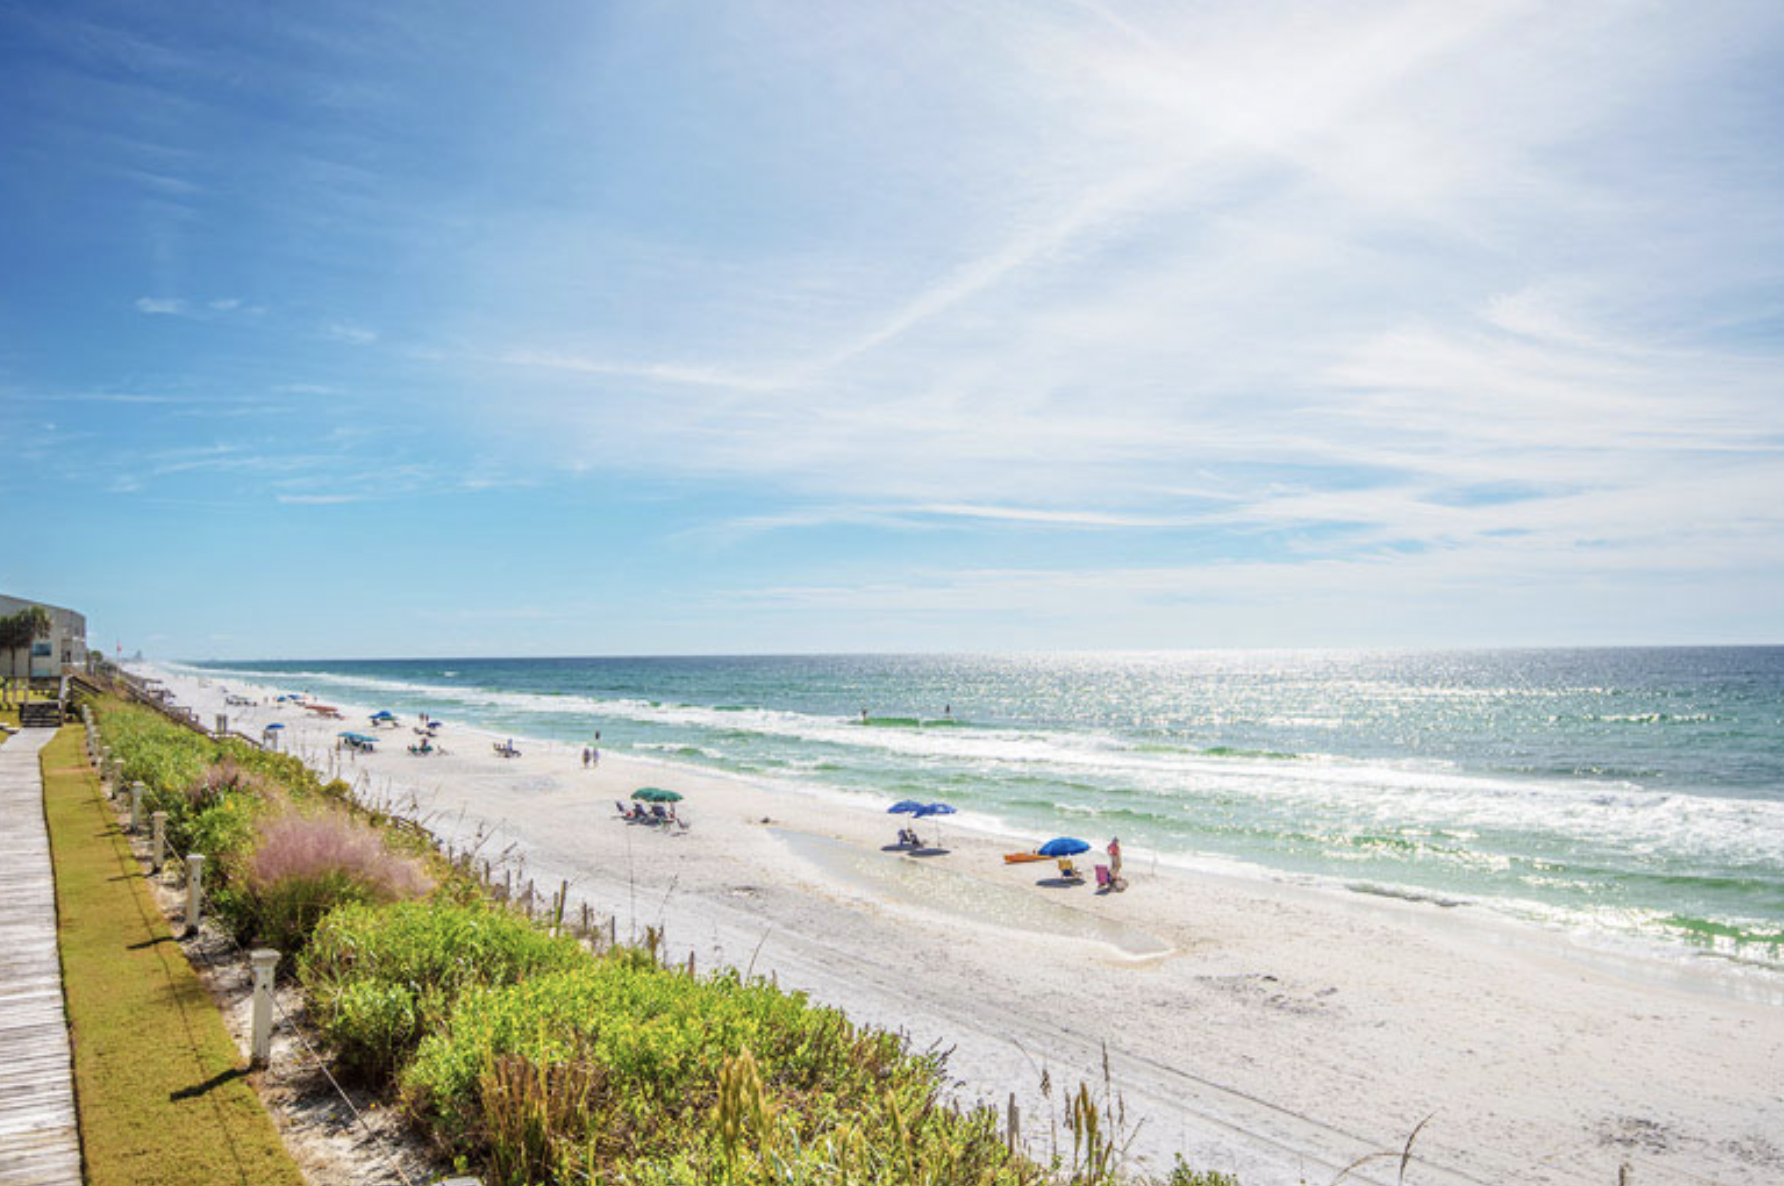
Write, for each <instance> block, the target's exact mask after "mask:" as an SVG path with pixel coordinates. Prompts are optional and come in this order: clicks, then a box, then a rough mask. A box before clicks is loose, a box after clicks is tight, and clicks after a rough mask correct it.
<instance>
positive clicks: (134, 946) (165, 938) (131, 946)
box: [124, 935, 174, 951]
mask: <svg viewBox="0 0 1784 1186" xmlns="http://www.w3.org/2000/svg"><path fill="white" fill-rule="evenodd" d="M173 941H174V940H173V936H172V935H157V936H156V937H155V938H153V939H144V940H143V941H142V942H141V943H126V944H125V945H124V950H125V951H141V950H142V949H143V948H145V947H153V946H155V944H157V943H172V942H173Z"/></svg>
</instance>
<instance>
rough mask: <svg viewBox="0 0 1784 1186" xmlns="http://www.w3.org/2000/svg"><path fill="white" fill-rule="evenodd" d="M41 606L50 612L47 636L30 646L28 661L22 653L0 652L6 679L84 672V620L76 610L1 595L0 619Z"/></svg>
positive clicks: (0, 663)
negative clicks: (26, 675)
mask: <svg viewBox="0 0 1784 1186" xmlns="http://www.w3.org/2000/svg"><path fill="white" fill-rule="evenodd" d="M34 605H41V606H43V608H44V609H46V610H48V611H49V615H50V636H49V637H48V638H40V639H38V640H37V641H36V642H34V643H32V644H31V654H30V658H29V659H28V660H27V658H26V656H25V652H23V651H9V650H6V649H3V648H0V671H4V672H5V673H6V675H7V677H8V678H11V677H14V676H22V675H24V674H26V671H27V670H29V672H30V674H31V675H33V676H37V677H39V678H42V677H46V676H47V677H54V676H58V675H61V674H62V672H63V671H64V670H67V669H74V670H77V671H79V670H85V669H86V666H87V616H86V615H85V614H83V613H80V612H78V611H76V610H71V609H65V608H64V607H62V606H59V605H51V604H49V603H48V602H47V601H27V600H25V599H24V598H20V597H8V596H7V595H6V594H4V593H0V618H7V617H11V616H12V615H13V614H16V613H18V612H19V611H20V610H23V609H29V608H30V607H32V606H34Z"/></svg>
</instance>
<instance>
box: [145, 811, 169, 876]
mask: <svg viewBox="0 0 1784 1186" xmlns="http://www.w3.org/2000/svg"><path fill="white" fill-rule="evenodd" d="M149 824H150V826H151V828H152V830H153V834H154V837H155V839H154V842H153V843H152V844H151V845H150V846H149V868H150V870H151V871H153V872H155V873H159V872H161V866H163V865H165V864H167V813H166V812H165V811H157V812H155V813H154V814H152V815H150V816H149Z"/></svg>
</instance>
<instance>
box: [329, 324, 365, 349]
mask: <svg viewBox="0 0 1784 1186" xmlns="http://www.w3.org/2000/svg"><path fill="white" fill-rule="evenodd" d="M323 333H325V334H326V335H327V336H328V337H331V338H333V339H334V340H335V341H337V342H350V343H352V344H353V345H355V346H369V345H370V344H371V343H373V342H376V341H377V340H378V333H377V331H376V330H370V329H366V328H365V327H364V326H360V325H350V324H348V323H346V322H344V321H337V322H334V323H332V324H330V325H329V326H328V327H327V328H326V329H324V330H323Z"/></svg>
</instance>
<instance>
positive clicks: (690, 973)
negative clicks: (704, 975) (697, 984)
mask: <svg viewBox="0 0 1784 1186" xmlns="http://www.w3.org/2000/svg"><path fill="white" fill-rule="evenodd" d="M693 978H694V953H693V952H691V951H690V952H688V979H690V980H692V979H693Z"/></svg>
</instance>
